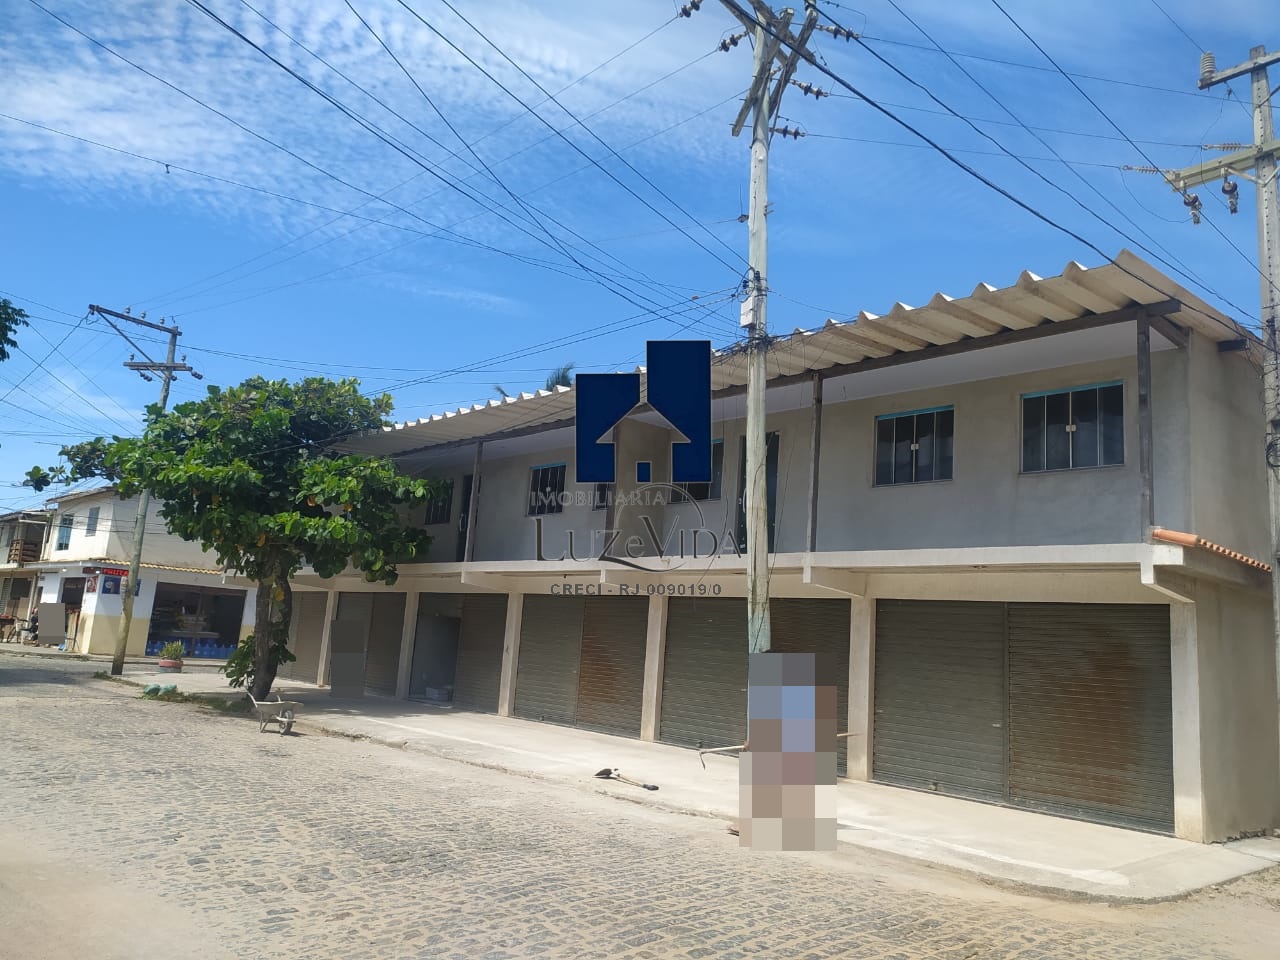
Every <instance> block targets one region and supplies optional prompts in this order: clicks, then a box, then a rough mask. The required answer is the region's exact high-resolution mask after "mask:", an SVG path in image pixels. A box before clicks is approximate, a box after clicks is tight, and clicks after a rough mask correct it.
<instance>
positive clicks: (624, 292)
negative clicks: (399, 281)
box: [33, 0, 657, 308]
mask: <svg viewBox="0 0 1280 960" xmlns="http://www.w3.org/2000/svg"><path fill="white" fill-rule="evenodd" d="M33 2H34V0H33ZM187 3H188V4H189V5H190V6H192V7H194V8H196V9H197V10H200V11H201V12H202V13H204V14H205V15H206V16H208V17H209V18H210V19H212V20H213V21H214V22H216V23H217V24H219V25H220V26H222V27H223V28H225V29H226V30H228V31H229V32H230V33H232V34H233V35H234V36H235V37H237V38H238V39H240V40H241V41H243V42H244V43H246V44H248V45H249V46H251V47H252V48H253V49H255V50H257V51H258V52H259V53H260V54H262V55H263V56H264V57H266V58H267V59H268V60H270V61H271V62H272V63H274V64H275V65H276V66H278V67H280V68H281V69H282V70H284V71H285V72H286V73H288V74H289V75H290V76H292V77H293V78H294V79H296V80H297V81H298V82H300V83H302V84H303V85H304V86H305V87H307V88H308V89H309V90H311V91H312V92H314V93H316V94H317V95H319V96H320V97H321V98H323V99H324V100H326V101H327V102H328V103H330V104H332V105H333V106H334V107H336V108H337V109H338V110H339V111H341V112H342V113H343V114H344V115H346V116H347V117H349V118H350V119H351V120H354V121H355V122H356V123H357V124H359V125H360V126H361V127H363V128H364V129H365V130H367V131H368V132H370V133H372V134H373V135H374V136H376V137H377V138H378V139H379V140H381V141H382V142H383V143H385V144H387V145H388V146H390V147H392V148H393V149H395V150H396V151H397V152H399V153H401V154H402V155H403V156H405V157H406V158H407V159H409V160H410V161H412V162H414V163H416V164H418V165H419V166H421V167H423V169H424V170H426V171H427V172H428V173H429V174H430V175H431V176H433V177H435V178H436V179H438V180H440V181H441V182H442V183H444V184H446V185H448V186H450V187H452V188H454V189H455V190H458V191H459V192H460V193H462V194H463V196H465V197H467V198H468V199H470V200H472V201H473V202H475V203H477V204H479V205H481V206H483V207H485V208H486V209H488V210H489V211H490V212H491V213H493V214H494V215H496V216H497V217H498V218H499V219H501V220H503V221H504V222H505V223H507V224H509V225H510V226H512V227H514V228H515V229H517V230H520V231H521V232H522V233H525V234H526V235H528V236H530V237H532V238H533V239H535V240H537V241H538V242H541V243H543V244H545V245H547V246H549V247H551V248H552V249H556V248H559V250H560V252H561V253H563V254H564V255H565V256H566V257H567V258H568V259H569V260H571V261H572V262H573V263H574V265H575V266H577V267H578V268H579V269H581V270H582V271H583V272H584V274H586V277H587V278H588V279H590V280H591V281H592V282H594V283H597V284H598V285H600V286H602V287H604V288H605V289H606V290H608V291H609V292H611V293H613V294H615V295H616V296H619V297H621V298H622V299H624V300H626V301H628V302H629V303H632V304H633V305H635V306H637V307H642V308H643V307H644V306H645V304H644V303H642V302H640V301H641V300H645V301H648V303H649V304H651V305H655V306H656V305H657V301H656V300H653V299H652V298H650V297H648V296H646V295H645V294H642V293H640V292H638V291H636V290H635V289H633V288H631V287H628V286H626V285H625V283H624V282H623V280H622V279H620V278H614V277H612V276H609V275H606V274H603V273H600V272H599V271H597V270H595V269H593V268H590V267H588V266H586V265H585V264H583V263H582V262H581V261H580V260H579V259H578V258H577V257H574V256H573V255H572V254H570V253H569V252H568V251H567V250H566V249H565V248H564V245H563V244H561V243H559V241H558V240H556V238H554V237H551V235H550V233H549V232H548V233H547V236H548V237H550V238H551V239H550V241H548V240H545V239H543V238H542V237H539V236H537V235H535V234H533V233H531V232H530V231H529V230H528V229H527V228H526V227H524V226H523V225H521V224H520V223H517V222H516V221H513V220H511V219H510V218H508V217H506V216H505V215H504V214H503V213H502V211H501V209H500V208H495V207H493V206H492V205H491V201H488V198H484V199H481V198H479V197H477V196H474V195H472V194H471V193H469V192H468V191H467V190H466V189H464V188H463V187H461V186H460V185H459V184H457V183H455V182H453V181H451V180H450V179H448V178H447V177H445V176H444V175H442V174H441V173H439V172H438V171H436V170H434V169H432V168H431V167H430V166H428V165H427V164H426V162H425V161H424V160H423V158H422V157H421V156H420V155H419V154H418V153H417V152H416V151H414V150H411V149H409V148H408V147H406V146H405V145H404V144H403V143H401V142H400V141H399V140H398V139H397V138H395V137H392V136H390V135H389V134H386V133H385V132H384V131H382V130H381V129H380V128H378V127H377V126H376V125H375V124H373V123H372V122H371V121H369V120H368V119H366V118H365V117H363V116H361V115H359V114H357V113H356V112H355V111H353V110H352V109H350V108H349V107H347V106H346V105H344V104H343V103H341V102H340V101H339V100H337V99H336V98H335V97H333V96H332V95H331V94H329V93H327V92H326V91H324V90H322V89H321V88H320V87H318V86H316V85H315V84H314V83H312V82H311V81H310V80H308V79H307V78H306V77H304V76H302V75H301V74H300V73H298V72H297V71H296V70H294V69H293V68H292V67H290V66H288V65H287V64H286V63H284V62H283V61H281V60H280V59H278V58H277V57H275V56H274V55H272V54H271V53H270V52H269V51H267V50H266V49H265V48H263V47H262V46H261V45H260V44H258V43H256V42H255V41H253V40H252V39H251V38H249V37H248V36H246V35H245V34H244V33H243V32H241V31H240V30H238V29H236V27H234V26H233V25H232V24H230V23H228V22H227V21H226V20H224V19H223V18H222V17H220V16H219V15H218V14H216V13H214V12H213V11H212V10H210V9H209V8H208V7H207V6H205V5H204V4H203V3H202V2H201V0H187ZM268 22H269V21H268ZM286 36H288V35H287V34H286ZM290 39H292V38H290ZM295 42H296V41H295ZM299 45H300V46H301V44H299ZM304 49H306V48H305V47H304ZM308 52H310V51H308ZM313 55H314V54H313ZM322 62H323V61H322ZM442 229H445V230H446V231H448V228H442ZM543 230H544V232H546V230H545V227H544V228H543ZM448 232H451V233H452V231H448ZM495 249H496V248H495ZM609 256H612V255H611V254H609ZM637 297H639V298H640V299H639V300H637V299H636V298H637Z"/></svg>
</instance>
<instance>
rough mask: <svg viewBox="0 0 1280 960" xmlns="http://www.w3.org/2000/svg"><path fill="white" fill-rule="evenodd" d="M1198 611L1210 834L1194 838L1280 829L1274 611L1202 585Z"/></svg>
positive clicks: (1262, 598) (1262, 597)
mask: <svg viewBox="0 0 1280 960" xmlns="http://www.w3.org/2000/svg"><path fill="white" fill-rule="evenodd" d="M1194 610H1195V640H1196V646H1197V653H1198V656H1197V663H1198V666H1199V676H1198V693H1199V721H1200V753H1199V757H1198V758H1197V759H1198V762H1199V766H1200V776H1201V778H1202V784H1203V786H1202V790H1203V797H1204V801H1203V813H1202V817H1203V834H1204V835H1203V837H1200V838H1192V839H1203V840H1205V841H1220V840H1226V839H1229V838H1232V837H1238V836H1240V835H1242V834H1248V833H1254V832H1257V831H1261V830H1266V829H1268V828H1271V827H1275V826H1277V825H1280V731H1278V730H1277V724H1276V672H1275V647H1274V645H1273V642H1272V635H1271V604H1270V597H1269V596H1268V595H1267V594H1266V593H1245V592H1243V591H1239V590H1233V589H1230V588H1227V587H1214V586H1211V585H1209V584H1207V583H1204V582H1201V583H1199V584H1197V585H1196V602H1195V606H1194ZM1175 689H1176V688H1175ZM1174 708H1175V723H1176V722H1177V721H1176V713H1177V710H1178V704H1177V702H1176V700H1175V704H1174ZM1176 760H1177V754H1176V753H1175V763H1176ZM1175 777H1176V766H1175Z"/></svg>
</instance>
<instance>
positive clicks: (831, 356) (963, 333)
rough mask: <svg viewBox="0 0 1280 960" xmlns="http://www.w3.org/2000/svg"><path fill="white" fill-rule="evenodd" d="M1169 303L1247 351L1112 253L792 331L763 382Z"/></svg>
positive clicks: (1125, 255) (491, 428)
mask: <svg viewBox="0 0 1280 960" xmlns="http://www.w3.org/2000/svg"><path fill="white" fill-rule="evenodd" d="M1169 300H1176V301H1178V302H1179V303H1180V304H1181V305H1182V309H1181V311H1179V312H1178V313H1177V315H1176V316H1177V322H1178V323H1179V324H1181V325H1183V326H1186V327H1190V328H1192V329H1194V330H1195V331H1197V332H1198V333H1200V334H1202V335H1204V336H1206V337H1208V338H1209V339H1211V340H1215V341H1223V340H1237V339H1247V340H1250V341H1253V342H1254V343H1256V342H1257V338H1256V337H1255V336H1254V335H1253V334H1252V333H1250V332H1249V331H1247V330H1245V329H1244V328H1243V327H1241V326H1240V325H1239V324H1237V323H1236V322H1235V321H1233V320H1232V319H1231V318H1230V317H1228V316H1226V315H1225V314H1223V313H1221V312H1220V311H1218V310H1216V309H1214V308H1213V307H1212V306H1210V305H1209V304H1208V303H1206V302H1205V301H1204V300H1202V299H1201V298H1200V297H1197V296H1196V295H1195V294H1194V293H1192V292H1191V291H1189V290H1187V289H1186V288H1185V287H1183V286H1181V285H1180V284H1178V283H1177V282H1176V281H1174V280H1172V279H1170V278H1169V277H1167V276H1165V274H1163V273H1162V272H1161V271H1159V270H1158V269H1156V268H1155V267H1153V266H1152V265H1151V264H1149V263H1147V262H1146V261H1145V260H1143V259H1142V258H1141V257H1138V256H1135V255H1134V254H1132V253H1130V252H1129V251H1127V250H1122V251H1121V252H1120V254H1119V255H1118V256H1117V257H1116V258H1115V260H1114V261H1113V262H1111V263H1108V264H1105V265H1103V266H1100V267H1085V266H1083V265H1081V264H1079V263H1076V262H1074V261H1072V262H1070V263H1068V264H1067V265H1066V267H1065V268H1064V269H1063V271H1062V273H1060V274H1059V275H1058V276H1055V277H1039V276H1037V275H1036V274H1034V273H1031V272H1029V271H1023V273H1022V274H1021V275H1020V276H1019V277H1018V279H1017V281H1016V282H1015V283H1014V284H1013V285H1012V286H1008V287H1003V288H997V287H994V286H992V285H991V284H988V283H980V284H978V286H977V287H975V288H974V290H973V292H972V293H971V294H969V295H968V296H967V297H960V298H953V297H949V296H947V295H946V294H944V293H936V294H934V296H933V297H932V298H931V299H930V300H929V302H928V303H926V304H924V305H923V306H919V307H911V306H908V305H906V304H904V303H895V304H894V305H893V307H892V309H890V311H889V312H888V313H887V314H885V315H883V316H880V315H877V314H873V313H868V312H866V311H863V312H861V313H859V314H858V315H857V316H856V317H854V318H853V319H851V320H828V321H827V323H826V324H825V325H824V326H822V327H820V328H818V329H816V330H803V329H800V328H797V329H796V330H795V331H794V332H793V333H792V334H791V335H790V336H784V337H780V338H778V339H777V340H775V341H774V342H773V344H772V345H771V346H770V350H769V357H768V370H769V377H770V379H774V378H778V377H786V376H793V375H796V374H801V373H805V372H807V371H821V370H826V369H830V368H833V367H837V366H840V367H843V366H845V365H848V364H854V363H859V362H861V361H865V360H874V359H877V358H882V357H887V356H891V355H894V354H904V353H911V352H915V351H921V350H926V349H928V348H931V347H941V346H946V345H947V344H953V343H957V342H959V341H962V340H980V339H982V338H985V337H992V336H995V335H998V334H1005V333H1009V332H1011V331H1016V330H1025V329H1028V328H1031V327H1038V326H1042V325H1044V324H1047V323H1061V322H1063V321H1068V320H1078V319H1081V318H1084V317H1088V316H1093V315H1098V314H1106V313H1112V312H1114V311H1117V310H1122V309H1124V308H1125V307H1130V306H1135V305H1147V304H1158V303H1162V302H1164V301H1169ZM636 369H637V371H638V372H640V373H641V374H642V388H641V389H642V395H643V389H644V388H643V374H644V368H642V367H638V368H636ZM746 381H747V356H746V354H745V352H743V351H741V350H729V351H721V352H718V353H716V354H715V356H714V358H713V360H712V368H711V385H712V388H713V389H714V390H727V389H733V388H740V387H742V386H743V385H745V384H746ZM573 415H574V393H573V389H572V388H571V387H557V388H556V389H555V390H553V391H547V390H538V391H536V392H535V393H522V394H520V395H519V396H517V397H510V398H504V399H502V400H490V401H489V402H488V403H484V404H476V405H475V406H472V407H464V408H460V409H458V410H455V411H450V412H446V413H438V414H433V415H431V416H429V417H424V418H422V419H419V420H412V421H407V422H405V423H399V424H396V425H395V426H393V427H386V428H384V429H383V430H382V431H381V432H380V433H373V434H366V435H364V436H361V437H358V438H353V439H352V440H350V441H348V442H347V443H346V444H344V445H343V447H344V448H345V449H348V450H358V451H361V452H368V453H376V454H391V453H401V452H405V451H408V450H416V449H424V448H428V447H434V446H438V445H441V444H446V443H456V442H458V441H465V440H472V439H479V438H483V437H486V436H492V435H494V434H501V433H504V432H507V431H511V430H516V429H521V428H526V427H533V426H536V425H545V424H554V423H556V422H558V421H564V422H565V423H566V425H567V424H568V422H569V421H571V420H572V418H573Z"/></svg>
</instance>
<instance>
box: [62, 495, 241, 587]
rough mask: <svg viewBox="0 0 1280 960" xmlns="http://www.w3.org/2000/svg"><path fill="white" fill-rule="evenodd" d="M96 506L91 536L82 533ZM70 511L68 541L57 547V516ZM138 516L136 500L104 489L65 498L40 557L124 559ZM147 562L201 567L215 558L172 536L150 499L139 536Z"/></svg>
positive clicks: (213, 563)
mask: <svg viewBox="0 0 1280 960" xmlns="http://www.w3.org/2000/svg"><path fill="white" fill-rule="evenodd" d="M94 507H97V508H98V511H99V514H98V529H97V532H96V533H95V534H94V535H93V536H88V535H87V533H86V526H85V524H86V521H87V519H88V516H89V511H90V510H91V509H93V508H94ZM66 514H70V515H71V516H72V518H73V520H72V528H71V542H70V544H69V545H68V548H67V549H66V550H57V549H55V547H56V546H57V541H58V527H59V524H60V523H61V518H62V517H63V516H64V515H66ZM137 517H138V500H137V498H132V499H129V500H121V499H120V498H119V497H117V496H116V495H115V494H114V493H111V492H109V491H108V492H104V493H102V494H100V495H98V496H94V497H84V498H82V499H76V500H69V501H67V503H66V504H64V505H60V507H59V509H58V510H57V512H55V514H54V516H53V519H52V521H51V522H52V524H53V532H52V534H51V535H50V537H49V541H48V545H47V547H46V549H45V553H44V559H45V560H52V561H54V562H56V563H62V562H70V563H74V562H79V561H84V560H103V559H109V560H116V561H121V562H123V561H127V560H128V559H129V558H130V557H131V556H132V554H133V527H134V524H135V523H136V521H137ZM143 544H144V555H143V559H144V561H145V562H147V563H158V564H166V565H172V566H179V567H205V568H208V569H214V568H216V567H217V566H218V558H217V557H216V556H215V555H214V554H212V553H206V552H205V551H204V550H202V549H201V547H200V544H198V543H192V542H188V541H186V540H183V539H182V538H181V537H175V536H174V535H173V534H171V533H169V532H168V531H167V530H166V529H165V524H164V520H163V519H162V518H161V516H160V505H159V504H158V503H156V502H155V501H152V503H151V508H150V510H149V511H148V512H147V525H146V532H145V535H144V538H143Z"/></svg>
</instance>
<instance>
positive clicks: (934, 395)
mask: <svg viewBox="0 0 1280 960" xmlns="http://www.w3.org/2000/svg"><path fill="white" fill-rule="evenodd" d="M1136 374H1137V366H1136V363H1135V361H1134V360H1133V359H1132V358H1124V359H1118V360H1111V361H1106V362H1102V363H1090V364H1082V365H1079V366H1074V367H1066V368H1062V369H1057V370H1046V371H1041V372H1038V373H1034V374H1026V375H1020V376H1015V377H1002V378H998V379H992V380H984V381H980V382H976V383H964V384H957V385H954V386H948V387H940V388H934V389H929V390H919V391H913V392H911V393H903V394H896V395H891V396H883V397H875V398H873V399H868V400H857V401H853V402H849V403H840V402H839V398H838V397H837V396H828V397H827V398H826V406H825V411H824V424H823V445H822V464H821V471H820V477H819V489H820V491H821V495H820V498H819V512H818V516H819V524H818V549H819V550H847V549H892V548H906V547H961V546H1018V545H1043V544H1054V543H1118V542H1126V541H1136V540H1138V539H1139V537H1140V522H1139V492H1140V489H1139V471H1138V462H1137V461H1138V444H1137V413H1138V408H1137V392H1136V385H1135V379H1136ZM1110 380H1123V381H1124V384H1125V391H1124V403H1125V462H1124V465H1122V466H1112V467H1098V468H1093V469H1085V470H1063V471H1053V472H1046V473H1030V474H1023V473H1022V472H1021V460H1022V436H1021V430H1022V411H1021V395H1022V394H1024V393H1030V392H1035V391H1041V390H1054V389H1058V388H1063V389H1065V388H1070V387H1075V386H1083V385H1085V384H1090V383H1098V382H1103V381H1110ZM944 405H951V406H954V407H955V441H954V469H953V477H954V479H952V480H949V481H937V482H933V483H921V484H905V485H897V486H885V487H877V486H875V485H874V479H875V476H874V470H875V460H874V451H875V437H874V428H875V418H876V416H878V415H882V414H893V413H898V412H905V411H909V410H915V409H921V408H926V407H933V406H944Z"/></svg>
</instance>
